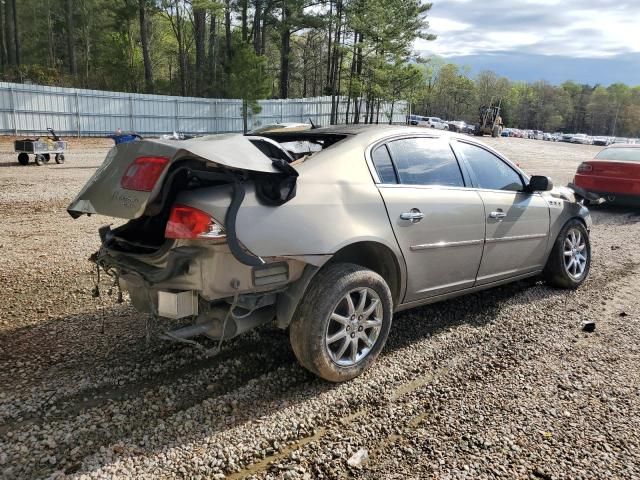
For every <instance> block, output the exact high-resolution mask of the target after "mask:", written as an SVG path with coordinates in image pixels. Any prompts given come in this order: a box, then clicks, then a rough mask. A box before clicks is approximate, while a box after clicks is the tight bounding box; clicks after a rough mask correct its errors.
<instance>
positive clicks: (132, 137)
mask: <svg viewBox="0 0 640 480" xmlns="http://www.w3.org/2000/svg"><path fill="white" fill-rule="evenodd" d="M109 138H111V139H112V140H113V141H114V142H116V145H119V144H121V143H128V142H134V141H136V140H141V139H142V137H141V136H140V135H138V134H137V133H121V134H119V135H110V136H109Z"/></svg>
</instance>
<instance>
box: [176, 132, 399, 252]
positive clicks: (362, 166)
mask: <svg viewBox="0 0 640 480" xmlns="http://www.w3.org/2000/svg"><path fill="white" fill-rule="evenodd" d="M295 168H296V169H297V170H298V172H299V174H300V176H299V178H298V182H297V192H296V196H295V197H294V198H293V199H292V200H290V201H289V202H287V203H285V204H284V205H281V206H277V207H274V206H267V205H263V204H261V203H260V201H259V200H258V198H257V196H256V193H255V187H254V185H253V184H252V183H251V182H248V183H247V184H246V185H245V189H246V196H245V199H244V201H243V203H242V206H241V207H240V210H239V212H238V217H237V220H236V228H237V235H238V239H239V240H240V241H241V242H242V243H243V244H244V245H245V246H246V247H247V248H248V249H249V250H250V251H251V252H253V253H254V254H256V255H260V256H265V257H267V256H305V255H330V254H333V253H335V252H337V251H338V250H340V248H342V247H344V246H347V245H349V244H352V243H355V242H359V241H373V242H378V243H381V244H383V245H385V246H387V247H388V248H390V249H391V250H392V251H393V252H394V254H395V255H396V257H397V258H398V260H399V263H400V264H401V265H404V261H403V260H402V254H401V253H400V250H399V248H398V245H397V242H396V239H395V236H394V234H393V230H392V228H391V225H390V223H389V218H388V216H387V213H386V209H385V207H384V203H383V201H382V198H381V196H380V193H379V192H378V189H377V187H376V186H375V184H374V183H373V179H372V178H371V174H370V172H369V170H368V167H367V164H366V160H365V156H364V147H363V146H362V145H361V143H360V142H353V141H349V140H345V141H344V144H338V145H335V146H333V147H331V148H330V149H327V150H325V151H322V152H318V153H317V154H315V155H313V157H311V158H309V159H308V160H306V161H304V162H302V163H299V164H297V165H295ZM230 199H231V189H230V187H214V188H210V189H201V190H197V191H192V192H184V193H182V194H181V195H180V196H179V197H178V199H177V201H178V202H179V203H186V204H189V205H192V206H194V207H196V208H200V209H201V210H204V211H207V212H209V213H210V214H211V215H212V216H213V217H214V218H216V219H217V220H219V221H220V222H224V218H225V214H226V211H227V207H228V205H229V203H230Z"/></svg>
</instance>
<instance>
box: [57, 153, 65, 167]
mask: <svg viewBox="0 0 640 480" xmlns="http://www.w3.org/2000/svg"><path fill="white" fill-rule="evenodd" d="M56 163H57V164H62V163H64V153H57V154H56Z"/></svg>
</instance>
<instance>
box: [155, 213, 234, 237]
mask: <svg viewBox="0 0 640 480" xmlns="http://www.w3.org/2000/svg"><path fill="white" fill-rule="evenodd" d="M164 236H165V237H166V238H203V239H209V240H222V239H224V238H226V234H225V232H224V228H222V226H221V225H219V224H218V223H216V221H215V220H214V219H213V217H211V215H209V214H208V213H205V212H203V211H202V210H198V209H197V208H193V207H189V206H187V205H174V206H173V208H172V209H171V214H170V215H169V221H168V222H167V227H166V229H165V232H164Z"/></svg>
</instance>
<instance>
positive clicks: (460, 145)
mask: <svg viewBox="0 0 640 480" xmlns="http://www.w3.org/2000/svg"><path fill="white" fill-rule="evenodd" d="M456 145H457V150H460V151H461V152H462V154H463V155H464V158H465V159H466V160H467V163H468V164H469V166H470V167H471V170H473V173H474V174H475V176H476V179H477V181H478V187H480V188H486V189H490V190H509V191H514V192H519V191H522V189H523V187H524V185H523V183H522V177H520V174H519V173H518V172H516V171H515V170H514V169H513V168H511V167H510V166H509V165H507V164H506V163H505V162H503V161H502V160H501V159H500V158H498V157H496V156H495V155H494V154H493V153H491V152H489V151H487V150H485V149H484V148H480V147H476V146H475V145H470V144H468V143H464V142H457V143H456Z"/></svg>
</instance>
